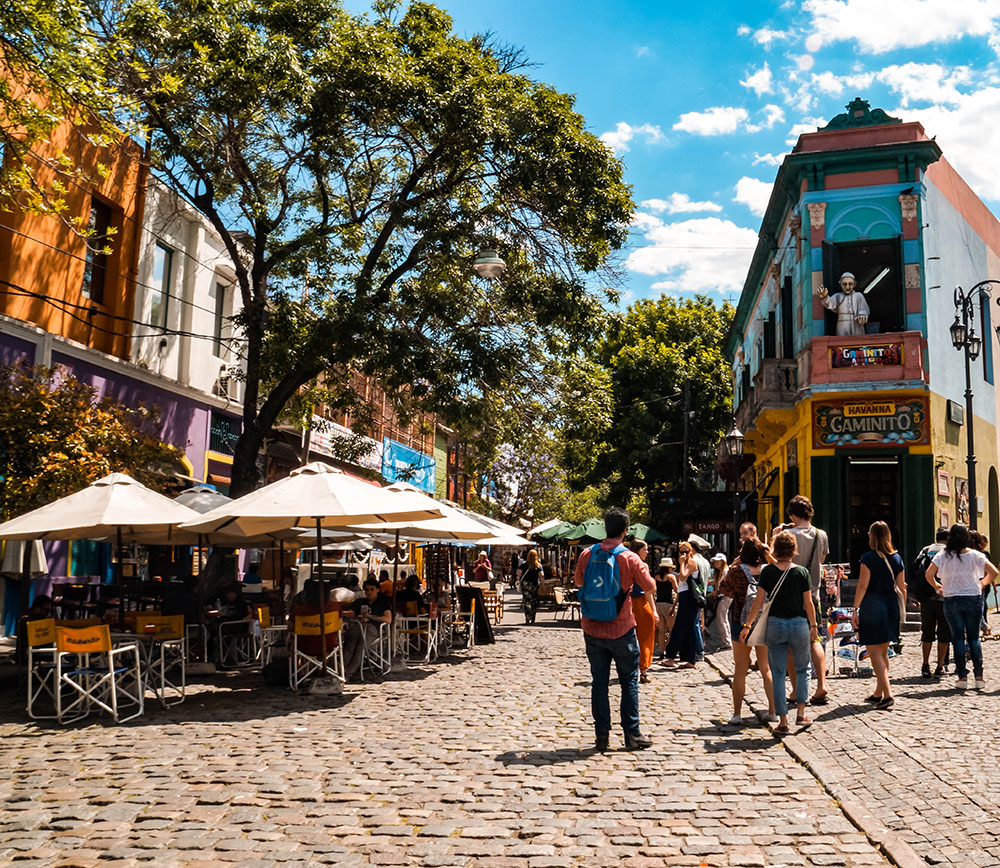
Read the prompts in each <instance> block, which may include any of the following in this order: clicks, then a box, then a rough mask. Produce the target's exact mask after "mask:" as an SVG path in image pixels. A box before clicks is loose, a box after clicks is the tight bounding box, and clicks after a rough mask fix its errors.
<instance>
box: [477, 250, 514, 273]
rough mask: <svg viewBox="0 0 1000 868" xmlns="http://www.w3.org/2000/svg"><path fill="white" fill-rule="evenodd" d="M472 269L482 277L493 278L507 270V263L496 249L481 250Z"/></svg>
mask: <svg viewBox="0 0 1000 868" xmlns="http://www.w3.org/2000/svg"><path fill="white" fill-rule="evenodd" d="M472 270H473V271H474V272H476V274H478V275H479V276H480V277H486V278H490V279H493V278H495V277H499V276H500V275H501V274H503V273H504V272H505V271H506V270H507V263H506V262H504V261H503V260H502V259H501V258H500V257H499V256H498V255H497V252H496V251H495V250H490V249H486V250H481V251H479V255H478V256H477V257H476V260H475V262H473V263H472Z"/></svg>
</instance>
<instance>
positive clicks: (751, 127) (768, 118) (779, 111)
mask: <svg viewBox="0 0 1000 868" xmlns="http://www.w3.org/2000/svg"><path fill="white" fill-rule="evenodd" d="M761 111H763V112H764V120H763V121H761V122H760V123H759V124H747V126H746V130H747V132H748V133H758V132H760V131H761V130H769V129H771V128H772V127H773V126H774V125H775V124H776V123H779V122H780V121H783V120H784V119H785V110H784V109H783V108H781V106H777V105H772V104H770V103H769V104H768V105H766V106H764V108H763V109H762V110H761Z"/></svg>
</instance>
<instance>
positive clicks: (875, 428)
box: [813, 397, 931, 449]
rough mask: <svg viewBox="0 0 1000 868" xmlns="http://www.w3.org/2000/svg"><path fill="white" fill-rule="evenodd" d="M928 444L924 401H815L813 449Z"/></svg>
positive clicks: (910, 399)
mask: <svg viewBox="0 0 1000 868" xmlns="http://www.w3.org/2000/svg"><path fill="white" fill-rule="evenodd" d="M930 442H931V430H930V418H929V414H928V411H927V398H924V397H920V398H904V399H901V400H896V399H893V398H887V399H885V400H878V401H817V402H816V403H815V404H813V446H814V447H815V448H817V449H829V448H830V447H831V446H833V447H839V446H850V447H857V446H896V447H899V446H920V445H924V444H927V443H930Z"/></svg>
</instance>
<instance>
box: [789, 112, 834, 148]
mask: <svg viewBox="0 0 1000 868" xmlns="http://www.w3.org/2000/svg"><path fill="white" fill-rule="evenodd" d="M826 122H827V119H826V118H804V119H803V121H802V123H800V124H795V126H793V127H792V128H791V129H790V130H789V131H788V138H787V139H785V143H786V144H788V145H794V144H795V143H796V142H797V141H798V140H799V136H801V135H802V134H803V133H814V132H816V130H817V129H819V128H820V127H825V126H826Z"/></svg>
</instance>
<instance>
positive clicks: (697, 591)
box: [687, 570, 707, 609]
mask: <svg viewBox="0 0 1000 868" xmlns="http://www.w3.org/2000/svg"><path fill="white" fill-rule="evenodd" d="M700 579H701V570H695V572H693V573H691V575H690V576H688V579H687V583H688V590H689V591H690V592H691V602H692V603H693V604H694V607H695V608H696V609H704V608H705V604H706V602H707V601H706V599H705V589H704V588H703V587H702V585H701V581H700Z"/></svg>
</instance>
